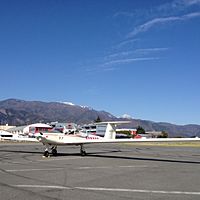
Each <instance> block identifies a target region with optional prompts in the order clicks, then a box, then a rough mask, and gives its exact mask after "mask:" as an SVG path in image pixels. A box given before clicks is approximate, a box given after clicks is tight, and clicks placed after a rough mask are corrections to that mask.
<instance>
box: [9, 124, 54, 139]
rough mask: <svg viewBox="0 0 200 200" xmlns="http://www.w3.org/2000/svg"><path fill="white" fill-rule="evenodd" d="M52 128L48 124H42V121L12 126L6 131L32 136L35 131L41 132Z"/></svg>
mask: <svg viewBox="0 0 200 200" xmlns="http://www.w3.org/2000/svg"><path fill="white" fill-rule="evenodd" d="M50 130H52V126H50V125H48V124H42V123H36V124H30V125H28V126H27V125H26V126H18V127H14V128H10V129H7V131H8V132H10V133H12V134H18V135H29V136H34V134H35V133H39V132H43V131H45V132H46V131H50Z"/></svg>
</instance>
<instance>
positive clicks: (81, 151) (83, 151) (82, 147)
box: [80, 144, 86, 156]
mask: <svg viewBox="0 0 200 200" xmlns="http://www.w3.org/2000/svg"><path fill="white" fill-rule="evenodd" d="M80 154H81V156H86V151H85V148H84V146H83V145H82V144H81V148H80Z"/></svg>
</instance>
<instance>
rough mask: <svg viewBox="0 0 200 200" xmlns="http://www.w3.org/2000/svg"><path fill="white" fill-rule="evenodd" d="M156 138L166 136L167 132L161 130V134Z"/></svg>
mask: <svg viewBox="0 0 200 200" xmlns="http://www.w3.org/2000/svg"><path fill="white" fill-rule="evenodd" d="M158 138H168V133H167V132H165V131H162V133H161V135H160V136H158Z"/></svg>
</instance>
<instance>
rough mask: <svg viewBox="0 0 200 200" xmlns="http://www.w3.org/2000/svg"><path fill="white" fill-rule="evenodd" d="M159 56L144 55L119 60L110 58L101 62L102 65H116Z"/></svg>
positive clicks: (148, 59) (153, 58) (154, 58)
mask: <svg viewBox="0 0 200 200" xmlns="http://www.w3.org/2000/svg"><path fill="white" fill-rule="evenodd" d="M159 59H160V58H157V57H146V58H145V57H144V58H126V59H119V60H112V61H109V62H106V63H104V64H103V66H109V65H117V64H128V63H132V62H138V61H150V60H159Z"/></svg>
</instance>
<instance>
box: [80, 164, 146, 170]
mask: <svg viewBox="0 0 200 200" xmlns="http://www.w3.org/2000/svg"><path fill="white" fill-rule="evenodd" d="M143 167H148V166H147V165H124V166H123V165H122V166H100V167H78V168H77V169H116V168H143Z"/></svg>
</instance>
